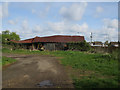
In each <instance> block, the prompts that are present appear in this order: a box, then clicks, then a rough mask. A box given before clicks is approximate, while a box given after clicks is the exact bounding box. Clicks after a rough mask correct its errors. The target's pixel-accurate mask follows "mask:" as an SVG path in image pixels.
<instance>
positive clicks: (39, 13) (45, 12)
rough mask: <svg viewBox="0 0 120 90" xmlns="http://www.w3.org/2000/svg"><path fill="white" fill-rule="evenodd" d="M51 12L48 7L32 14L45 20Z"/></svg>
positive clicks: (34, 10)
mask: <svg viewBox="0 0 120 90" xmlns="http://www.w3.org/2000/svg"><path fill="white" fill-rule="evenodd" d="M49 10H50V6H49V5H48V6H46V7H45V8H44V9H43V10H41V9H40V10H36V9H32V10H31V12H32V14H35V15H37V16H39V17H42V18H43V17H45V16H46V15H47V14H48V12H49Z"/></svg>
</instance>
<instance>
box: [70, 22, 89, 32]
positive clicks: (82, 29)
mask: <svg viewBox="0 0 120 90" xmlns="http://www.w3.org/2000/svg"><path fill="white" fill-rule="evenodd" d="M71 29H72V30H73V31H75V32H87V30H88V25H87V23H83V24H82V25H79V24H74V25H73V26H72V27H71Z"/></svg>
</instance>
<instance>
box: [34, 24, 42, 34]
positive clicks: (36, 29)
mask: <svg viewBox="0 0 120 90" xmlns="http://www.w3.org/2000/svg"><path fill="white" fill-rule="evenodd" d="M41 32H42V28H41V26H40V25H35V26H34V28H33V33H41Z"/></svg>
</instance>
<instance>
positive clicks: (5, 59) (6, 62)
mask: <svg viewBox="0 0 120 90" xmlns="http://www.w3.org/2000/svg"><path fill="white" fill-rule="evenodd" d="M14 62H16V60H15V59H13V58H9V57H5V56H3V57H2V66H6V65H9V64H12V63H14Z"/></svg>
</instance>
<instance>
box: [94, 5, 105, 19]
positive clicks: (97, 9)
mask: <svg viewBox="0 0 120 90" xmlns="http://www.w3.org/2000/svg"><path fill="white" fill-rule="evenodd" d="M103 11H104V8H102V7H101V6H98V7H96V12H95V14H94V17H96V18H98V17H99V16H100V14H101V13H102V12H103Z"/></svg>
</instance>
